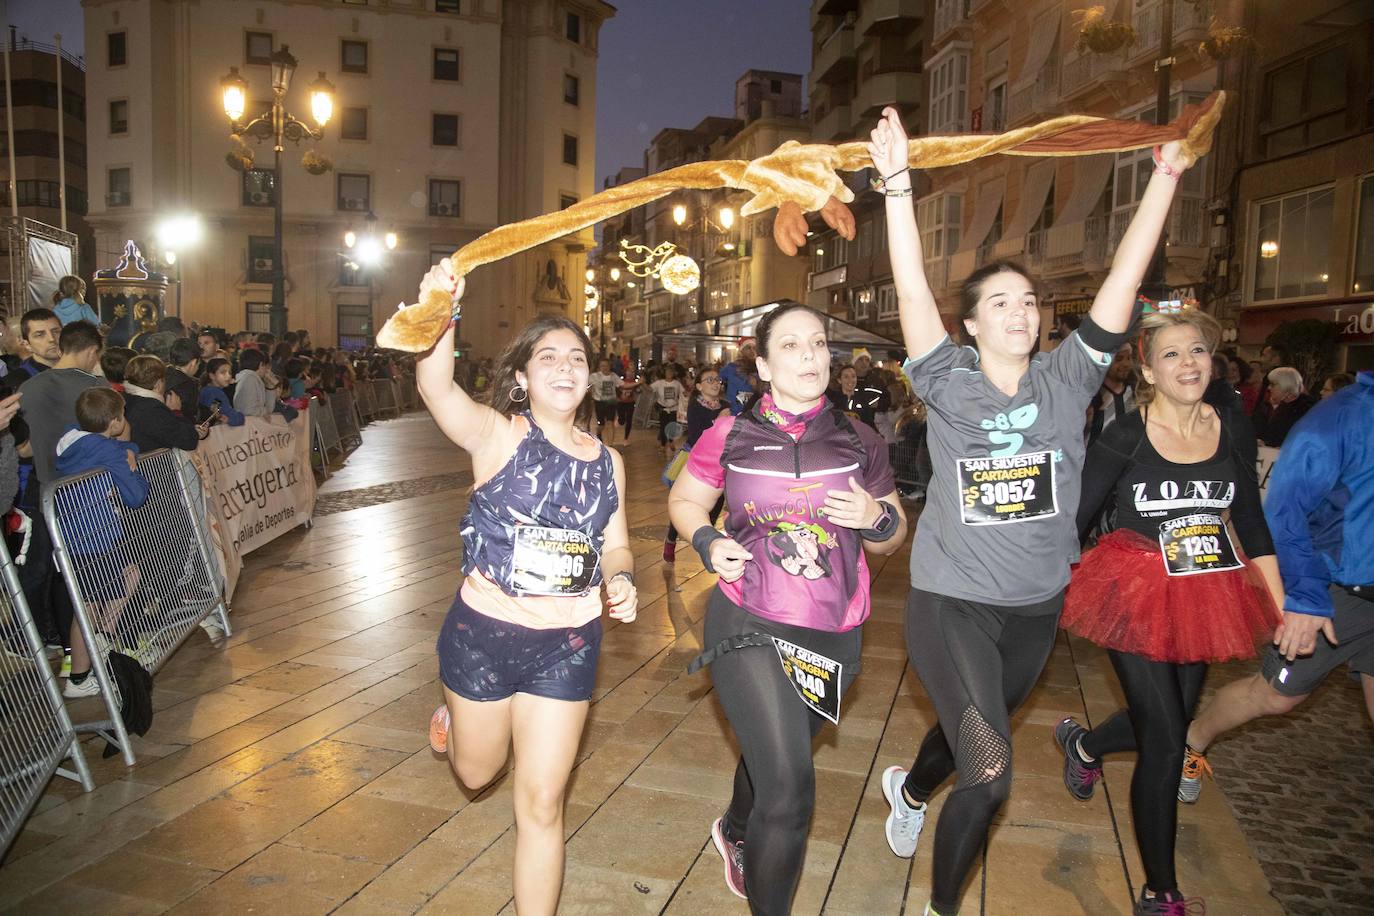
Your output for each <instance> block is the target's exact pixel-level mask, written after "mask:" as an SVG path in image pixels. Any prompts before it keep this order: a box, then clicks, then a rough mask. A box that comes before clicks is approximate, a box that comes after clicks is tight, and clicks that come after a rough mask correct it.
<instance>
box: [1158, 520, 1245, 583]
mask: <svg viewBox="0 0 1374 916" xmlns="http://www.w3.org/2000/svg"><path fill="white" fill-rule="evenodd" d="M1159 550H1160V553H1161V554H1163V556H1164V568H1165V570H1167V571H1168V573H1169V575H1171V576H1193V575H1197V574H1198V573H1210V572H1224V571H1226V570H1228V569H1239V568H1240V567H1241V565H1242V564H1241V561H1240V558H1239V557H1238V556H1236V548H1235V547H1234V546H1233V545H1232V544H1231V535H1230V533H1229V532H1228V531H1227V530H1226V523H1225V522H1223V521H1222V520H1221V517H1220V516H1217V515H1209V514H1206V513H1203V514H1199V515H1185V516H1183V517H1182V518H1175V519H1170V520H1169V521H1167V522H1164V523H1163V524H1161V525H1160V526H1159Z"/></svg>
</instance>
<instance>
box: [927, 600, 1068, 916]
mask: <svg viewBox="0 0 1374 916" xmlns="http://www.w3.org/2000/svg"><path fill="white" fill-rule="evenodd" d="M1063 606H1064V595H1063V593H1062V592H1061V593H1059V594H1058V595H1056V596H1054V597H1053V598H1050V599H1048V600H1046V601H1042V602H1040V603H1038V604H1033V605H1025V606H1020V607H1004V606H1001V605H995V604H981V603H979V602H976V601H963V600H961V599H958V598H950V597H947V596H945V595H936V594H932V593H930V592H923V591H921V590H919V589H912V590H911V594H910V596H908V598H907V603H906V647H907V652H908V654H910V656H911V664H912V667H914V668H915V669H916V674H917V675H918V676H919V677H920V678H921V684H922V685H923V686H924V687H925V689H926V693H927V694H929V695H930V699H931V702H932V703H934V704H935V714H936V715H937V716H938V717H939V720H940V721H939V724H937V725H936V726H935V727H934V728H932V729H931V730H930V731H929V732H928V733H927V734H926V736H925V739H924V740H923V741H922V742H921V750H920V752H919V753H918V754H917V755H916V762H915V763H913V764H912V765H911V771H910V772H909V773H908V774H907V778H906V791H907V794H908V795H910V796H911V797H912V798H914V799H916V800H917V801H925V800H926V799H927V798H929V797H930V796H931V795H932V794H934V792H935V790H936V789H937V788H939V786H940V784H941V783H943V782H944V781H945V780H946V779H947V778H949V776H950V774H951V773H954V772H955V771H956V770H957V771H958V774H959V776H958V779H957V780H956V781H955V783H954V790H953V791H952V792H951V793H950V796H949V798H948V799H946V800H945V805H944V810H943V811H942V812H941V814H940V823H939V825H938V827H937V828H936V832H935V854H934V878H933V880H932V882H931V892H930V905H931V908H932V909H934V910H935V911H936V912H938V913H940V916H949V914H953V913H957V912H958V910H959V897H960V889H961V888H962V887H963V884H964V879H965V877H966V876H967V875H968V872H969V869H970V868H971V867H972V866H973V862H974V859H975V858H976V857H977V856H978V852H979V850H980V849H982V847H983V842H984V841H985V840H986V839H987V834H988V825H989V824H990V823H991V822H992V818H993V815H995V814H996V813H997V809H998V808H1000V807H1001V806H1002V803H1003V802H1004V801H1006V799H1007V794H1008V792H1009V790H1010V788H1011V725H1010V718H1011V714H1012V712H1014V711H1015V710H1016V708H1017V707H1018V706H1020V705H1021V704H1022V703H1023V702H1024V701H1025V699H1026V697H1027V696H1029V695H1030V692H1031V689H1032V688H1034V687H1035V682H1036V681H1037V680H1039V678H1040V672H1041V671H1042V670H1044V667H1045V662H1046V661H1048V660H1049V657H1050V651H1051V650H1052V649H1053V648H1054V640H1055V636H1056V634H1057V632H1058V624H1059V611H1060V610H1061V609H1062V608H1063ZM946 725H951V726H952V727H954V728H955V729H956V731H955V732H954V733H953V734H952V735H951V734H950V732H948V731H947V730H946V728H945V726H946Z"/></svg>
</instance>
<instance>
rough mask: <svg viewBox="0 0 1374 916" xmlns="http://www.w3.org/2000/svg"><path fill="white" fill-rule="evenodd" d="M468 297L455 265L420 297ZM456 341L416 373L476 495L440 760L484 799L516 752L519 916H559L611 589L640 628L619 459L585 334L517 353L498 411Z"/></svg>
mask: <svg viewBox="0 0 1374 916" xmlns="http://www.w3.org/2000/svg"><path fill="white" fill-rule="evenodd" d="M429 288H440V289H444V290H447V291H448V292H450V293H451V294H452V296H453V300H454V302H455V303H456V302H457V301H458V299H459V298H460V297H461V296H462V293H463V283H462V280H461V279H456V278H455V277H454V276H453V270H452V265H451V264H450V263H449V261H448V260H447V259H445V260H444V261H443V262H441V263H440V264H439V266H437V267H435V268H434V269H433V270H432V271H431V272H430V274H429V276H428V277H426V279H425V282H424V284H423V285H422V286H421V297H422V298H423V297H424V295H425V293H426V291H427V289H429ZM453 339H454V330H453V326H452V325H451V324H450V326H449V328H448V330H447V331H445V332H444V335H443V336H442V337H441V338H439V342H438V343H436V344H435V345H434V348H433V349H431V350H430V351H429V352H428V353H426V354H425V355H424V356H422V357H421V358H420V359H419V360H418V361H417V362H416V367H415V368H416V372H415V376H416V382H417V383H418V386H419V389H420V394H421V396H422V397H423V398H424V401H425V406H426V407H428V408H429V410H430V413H431V414H433V416H434V420H435V422H436V423H437V424H438V425H439V429H440V430H442V431H443V433H444V435H446V436H448V438H449V439H450V440H452V441H453V443H454V444H455V445H457V446H459V447H460V448H462V449H464V450H465V451H467V452H468V454H469V455H470V456H471V458H472V473H473V479H474V481H475V483H476V486H475V487H474V488H473V491H472V498H471V500H470V502H469V506H468V512H467V515H466V516H465V517H464V518H463V522H462V537H463V573H464V579H463V584H462V586H461V587H460V589H459V592H458V595H457V596H456V597H455V599H454V602H453V607H452V608H451V609H450V610H449V613H448V616H447V617H446V618H445V620H444V625H443V628H442V630H441V631H440V634H439V641H438V651H439V676H440V679H441V680H442V681H443V685H444V705H443V706H440V707H439V709H438V710H436V711H435V713H434V717H433V719H432V720H431V723H430V745H431V746H432V747H433V748H434V750H435V751H437V752H438V753H443V754H446V755H447V756H448V760H449V764H450V765H451V766H452V767H453V772H454V773H456V774H457V776H458V778H459V779H460V780H461V781H462V782H463V784H464V785H465V786H467V787H468V788H470V789H474V790H475V789H480V788H481V787H483V786H485V785H486V784H487V783H489V782H490V781H491V780H492V779H494V778H495V777H496V776H497V775H498V774H499V773H500V772H501V771H502V770H503V769H505V766H506V761H507V758H508V757H509V756H510V754H511V748H512V746H513V747H514V777H513V779H514V793H513V796H514V803H515V823H516V840H515V875H514V881H515V908H516V910H517V911H518V912H520V913H521V914H522V916H524V914H552V913H553V912H555V910H557V908H558V897H559V894H560V892H561V891H562V886H563V858H564V856H563V801H564V793H565V789H566V787H567V783H568V777H569V776H570V775H571V773H572V768H573V763H574V760H575V759H576V755H577V747H578V742H579V741H580V740H581V737H582V727H583V725H584V723H585V722H586V718H587V707H588V705H589V703H590V700H591V695H592V690H593V687H594V685H595V680H596V663H597V659H598V657H599V654H600V648H601V609H602V595H601V593H602V589H603V586H604V591H605V600H606V603H607V604H608V605H609V611H610V616H611V618H612V619H614V620H617V621H619V622H622V623H629V622H631V621H633V620H634V619H635V612H636V608H637V602H638V596H637V593H636V591H635V584H634V557H633V555H632V554H631V553H630V547H629V530H628V528H627V527H626V522H625V507H624V504H623V502H622V500H621V496H620V494H621V493H623V492H624V489H625V467H624V465H623V464H622V462H621V459H620V455H619V454H618V453H617V452H615V451H612V450H611V449H609V448H607V447H606V446H604V445H602V444H601V443H600V442H599V441H598V440H597V439H595V438H594V437H592V436H591V435H590V434H589V433H587V432H586V431H585V428H584V427H585V425H586V422H587V421H588V420H589V418H590V408H591V399H590V398H589V397H588V390H589V387H590V385H589V377H590V369H589V359H588V357H589V355H590V352H591V344H590V342H589V341H588V340H587V336H586V334H584V333H583V331H582V329H581V328H579V327H577V326H576V325H575V324H573V323H572V322H571V321H568V320H567V319H566V318H561V317H545V318H538V319H536V320H535V321H533V322H531V323H530V324H528V325H526V326H525V328H524V329H523V330H522V331H521V332H520V333H519V334H518V335H517V336H516V338H515V340H513V341H511V343H510V344H508V345H507V347H506V349H505V351H504V352H503V353H502V354H501V356H500V358H499V359H498V360H497V365H496V368H495V371H494V372H493V380H492V388H491V394H490V404H489V405H488V404H479V403H477V402H476V401H474V400H473V399H472V398H470V397H469V396H468V394H467V393H466V392H465V391H463V389H462V388H460V387H459V386H458V385H457V384H456V383H455V382H454V380H453V357H452V356H451V354H452V353H453Z"/></svg>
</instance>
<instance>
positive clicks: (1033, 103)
mask: <svg viewBox="0 0 1374 916" xmlns="http://www.w3.org/2000/svg"><path fill="white" fill-rule="evenodd" d="M1059 99H1060V95H1059V67H1058V61H1056V60H1054V59H1053V58H1051V59H1050V61H1049V63H1047V64H1045V66H1044V67H1042V68H1040V72H1039V73H1038V74H1037V75H1036V77H1035V80H1034V82H1031V83H1028V84H1026V85H1024V86H1018V87H1016V88H1014V89H1013V90H1012V91H1011V95H1010V96H1009V97H1008V99H1007V126H1008V127H1015V126H1016V125H1018V124H1022V123H1025V122H1026V121H1031V120H1035V119H1038V118H1043V117H1045V116H1046V115H1052V114H1055V113H1056V112H1057V111H1058V108H1059Z"/></svg>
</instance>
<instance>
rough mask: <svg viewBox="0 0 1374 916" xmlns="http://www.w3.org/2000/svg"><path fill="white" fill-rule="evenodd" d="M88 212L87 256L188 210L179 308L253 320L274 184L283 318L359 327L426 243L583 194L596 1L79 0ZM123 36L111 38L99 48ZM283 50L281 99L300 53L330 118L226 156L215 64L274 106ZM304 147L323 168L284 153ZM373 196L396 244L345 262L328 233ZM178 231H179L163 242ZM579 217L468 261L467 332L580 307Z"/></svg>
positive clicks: (345, 333)
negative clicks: (247, 163)
mask: <svg viewBox="0 0 1374 916" xmlns="http://www.w3.org/2000/svg"><path fill="white" fill-rule="evenodd" d="M83 5H84V8H85V16H86V44H87V47H88V48H90V49H92V53H91V55H89V56H90V63H89V66H90V68H91V81H90V85H92V86H98V87H99V91H98V93H97V97H92V98H91V99H90V102H89V107H90V111H91V128H90V137H91V140H90V146H91V149H90V160H91V163H90V173H91V175H92V176H94V178H93V180H92V186H93V192H94V193H93V197H94V201H93V206H92V212H91V217H90V220H91V224H92V226H93V228H94V230H95V240H96V251H97V258H98V260H99V263H100V264H101V265H105V264H108V263H112V261H113V259H114V258H115V257H117V255H118V253H119V252H120V251H121V250H122V247H123V243H124V240H125V239H129V238H133V239H135V240H138V241H139V242H140V246H141V247H142V248H143V250H144V252H145V254H151V255H153V256H154V257H155V258H156V257H157V256H159V255H161V254H162V252H160V251H159V250H158V245H157V243H156V242H155V239H156V227H157V226H158V224H159V223H160V222H161V221H162V220H164V219H165V218H166V217H168V216H171V215H174V214H180V213H186V212H190V213H194V214H197V215H198V216H199V217H200V219H201V222H202V224H203V225H204V228H205V234H204V238H203V240H202V241H201V242H200V244H199V245H198V246H197V247H196V248H194V249H188V250H185V251H178V252H177V258H176V268H175V269H174V270H176V271H180V278H181V283H182V303H183V304H182V312H183V315H184V317H186V318H187V319H188V320H195V321H198V322H200V323H202V324H207V325H211V326H220V327H224V328H227V329H229V330H231V331H233V330H237V329H240V328H251V329H254V330H265V329H266V328H267V322H268V308H269V303H270V301H271V279H272V271H273V269H274V264H273V260H272V244H271V243H272V213H273V201H274V195H275V194H277V193H279V192H281V193H283V195H284V196H283V206H284V210H285V214H284V221H285V227H284V232H283V238H284V249H285V256H284V267H285V274H286V299H287V307H288V310H289V315H288V324H289V326H290V327H293V328H297V327H301V328H306V329H309V330H310V331H311V332H312V337H313V338H314V339H315V340H317V341H329V342H343V343H346V344H359V343H362V342H366V341H367V340H369V339H370V338H371V336H372V335H374V334H375V332H376V329H377V328H378V327H379V325H380V323H381V322H382V321H383V320H385V316H386V314H387V313H389V312H390V311H392V310H394V309H395V308H396V305H397V303H399V302H402V301H413V300H414V297H415V295H416V292H417V289H418V285H419V281H420V278H421V277H422V276H423V275H424V273H425V271H426V270H427V269H428V268H429V266H430V265H431V264H432V263H434V262H436V261H437V260H438V259H440V258H442V257H444V256H446V255H449V254H451V253H453V252H454V251H455V250H456V249H458V248H460V247H461V246H462V245H464V244H466V243H467V242H469V241H471V240H472V239H474V238H476V237H477V236H479V235H481V234H482V233H483V232H486V231H488V230H490V229H492V228H494V227H496V226H498V225H501V224H503V223H508V222H513V221H516V220H520V219H524V218H527V217H531V216H535V215H538V214H541V213H546V212H550V211H553V210H557V209H559V208H560V207H566V206H568V205H569V204H571V203H572V202H574V201H576V200H578V199H580V198H582V197H584V196H587V195H589V194H591V193H592V191H593V186H594V178H593V165H594V162H595V158H596V155H595V152H596V151H595V103H596V58H597V37H598V32H599V29H600V27H601V24H602V23H603V22H604V21H605V20H606V19H607V18H609V17H610V16H612V15H614V12H615V11H614V8H613V7H611V6H610V5H608V4H606V3H603V2H601V0H388V2H386V3H339V2H333V0H293V2H285V0H264V2H260V3H237V2H235V3H200V2H194V0H88V2H86V3H84V4H83ZM116 43H119V45H120V46H121V47H122V48H123V49H124V53H123V55H122V56H119V57H116V56H115V55H114V54H113V52H112V51H111V52H110V53H105V52H106V51H107V50H109V49H113V48H115V47H116ZM288 45H289V47H290V50H291V53H292V54H293V55H294V56H295V57H296V58H297V60H298V61H299V66H298V69H297V72H296V74H295V78H294V79H293V81H292V84H291V88H290V91H289V93H288V97H287V108H288V110H289V111H291V112H292V113H293V114H295V115H296V116H297V117H300V118H301V119H302V120H306V121H307V122H309V120H310V116H309V113H310V106H309V102H308V98H307V87H308V85H309V84H310V83H311V82H312V81H313V80H314V78H315V74H316V73H318V72H323V74H324V75H325V76H326V77H327V78H328V79H329V80H331V81H332V82H333V84H334V86H335V102H334V115H333V117H332V119H331V120H330V121H329V123H328V124H327V126H326V127H325V136H324V139H323V140H321V141H319V142H318V143H313V144H312V143H310V142H309V141H307V142H306V143H304V144H301V145H299V146H297V145H295V144H292V143H289V142H288V143H287V144H286V150H285V152H284V153H283V154H282V155H283V157H284V160H283V167H282V171H283V176H282V188H280V189H279V188H276V187H274V185H273V180H272V172H271V166H272V157H273V153H272V148H271V143H270V142H267V143H262V144H258V143H255V142H254V141H252V140H251V139H250V140H248V141H247V145H248V146H249V148H250V149H252V150H253V152H254V154H255V155H254V160H253V162H252V167H251V168H248V169H245V170H242V171H236V170H235V169H233V168H231V167H229V165H227V164H226V153H227V152H230V151H231V150H232V149H233V148H234V146H235V144H234V143H233V142H232V141H231V139H230V137H229V136H228V134H229V126H228V121H227V118H226V116H225V113H224V111H223V108H222V106H221V103H220V96H219V86H220V79H221V78H222V77H223V76H224V75H225V73H226V72H227V71H228V69H229V68H230V67H237V68H238V70H239V72H240V73H241V74H242V76H243V77H244V78H245V79H247V81H248V83H249V91H248V98H249V104H248V106H247V110H246V112H245V119H248V118H252V117H254V116H256V115H257V114H259V113H260V112H261V111H262V110H264V109H266V108H267V107H268V103H269V100H270V97H271V89H270V85H269V72H270V66H269V64H270V61H269V58H270V56H271V54H272V53H273V52H274V51H275V50H277V49H279V48H281V47H283V46H288ZM307 149H313V150H315V151H316V152H318V153H319V154H321V155H322V156H324V157H325V158H327V159H328V160H329V161H330V162H331V163H332V166H333V167H332V170H330V171H328V172H325V173H324V174H319V175H314V174H310V173H308V172H307V171H306V170H305V169H304V168H303V167H302V164H301V162H300V160H301V158H302V154H303V153H304V152H305V151H306V150H307ZM368 213H373V214H375V216H376V217H377V226H378V228H379V230H381V231H385V230H388V229H389V230H394V231H395V232H396V233H397V236H398V239H399V245H398V247H397V249H396V250H395V251H394V252H391V253H389V255H387V256H386V258H385V261H384V264H383V265H382V266H381V267H379V268H376V269H374V270H372V271H371V272H369V271H368V270H366V269H361V270H360V269H354V268H352V267H350V264H351V263H356V262H354V261H353V260H352V259H350V258H349V257H348V256H347V255H346V253H345V251H344V248H345V246H344V242H343V238H344V234H345V233H346V232H347V231H349V230H350V229H351V230H354V231H361V230H362V229H363V227H364V220H365V218H366V216H367V214H368ZM173 244H175V243H173ZM591 244H592V238H591V233H590V232H585V233H581V234H578V235H575V236H570V237H567V238H565V239H561V240H558V241H556V242H553V243H550V244H547V245H543V246H541V247H540V248H538V249H535V250H533V251H530V252H527V253H525V254H522V255H518V256H515V257H512V258H509V259H506V260H505V261H502V262H500V263H498V264H494V265H490V266H488V267H485V268H482V269H480V270H478V271H476V272H474V274H473V275H472V277H470V278H469V283H468V292H467V296H466V297H465V308H464V317H463V323H462V327H461V330H460V334H461V337H462V338H463V339H465V340H467V341H469V342H471V343H472V345H473V349H474V351H475V352H476V353H477V354H478V355H491V354H493V353H494V352H495V351H496V350H498V349H499V348H500V346H501V345H502V343H503V342H504V341H505V340H506V339H507V338H509V337H510V336H511V335H512V334H513V333H514V330H515V329H517V328H519V327H520V326H521V325H522V324H524V323H525V322H526V321H528V320H529V319H530V318H532V317H534V315H536V314H538V313H540V312H557V313H560V314H567V315H569V316H580V315H581V313H582V301H583V300H582V295H581V290H582V284H581V282H580V279H581V277H582V275H583V270H584V267H585V251H586V250H587V249H588V248H589V247H591Z"/></svg>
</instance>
